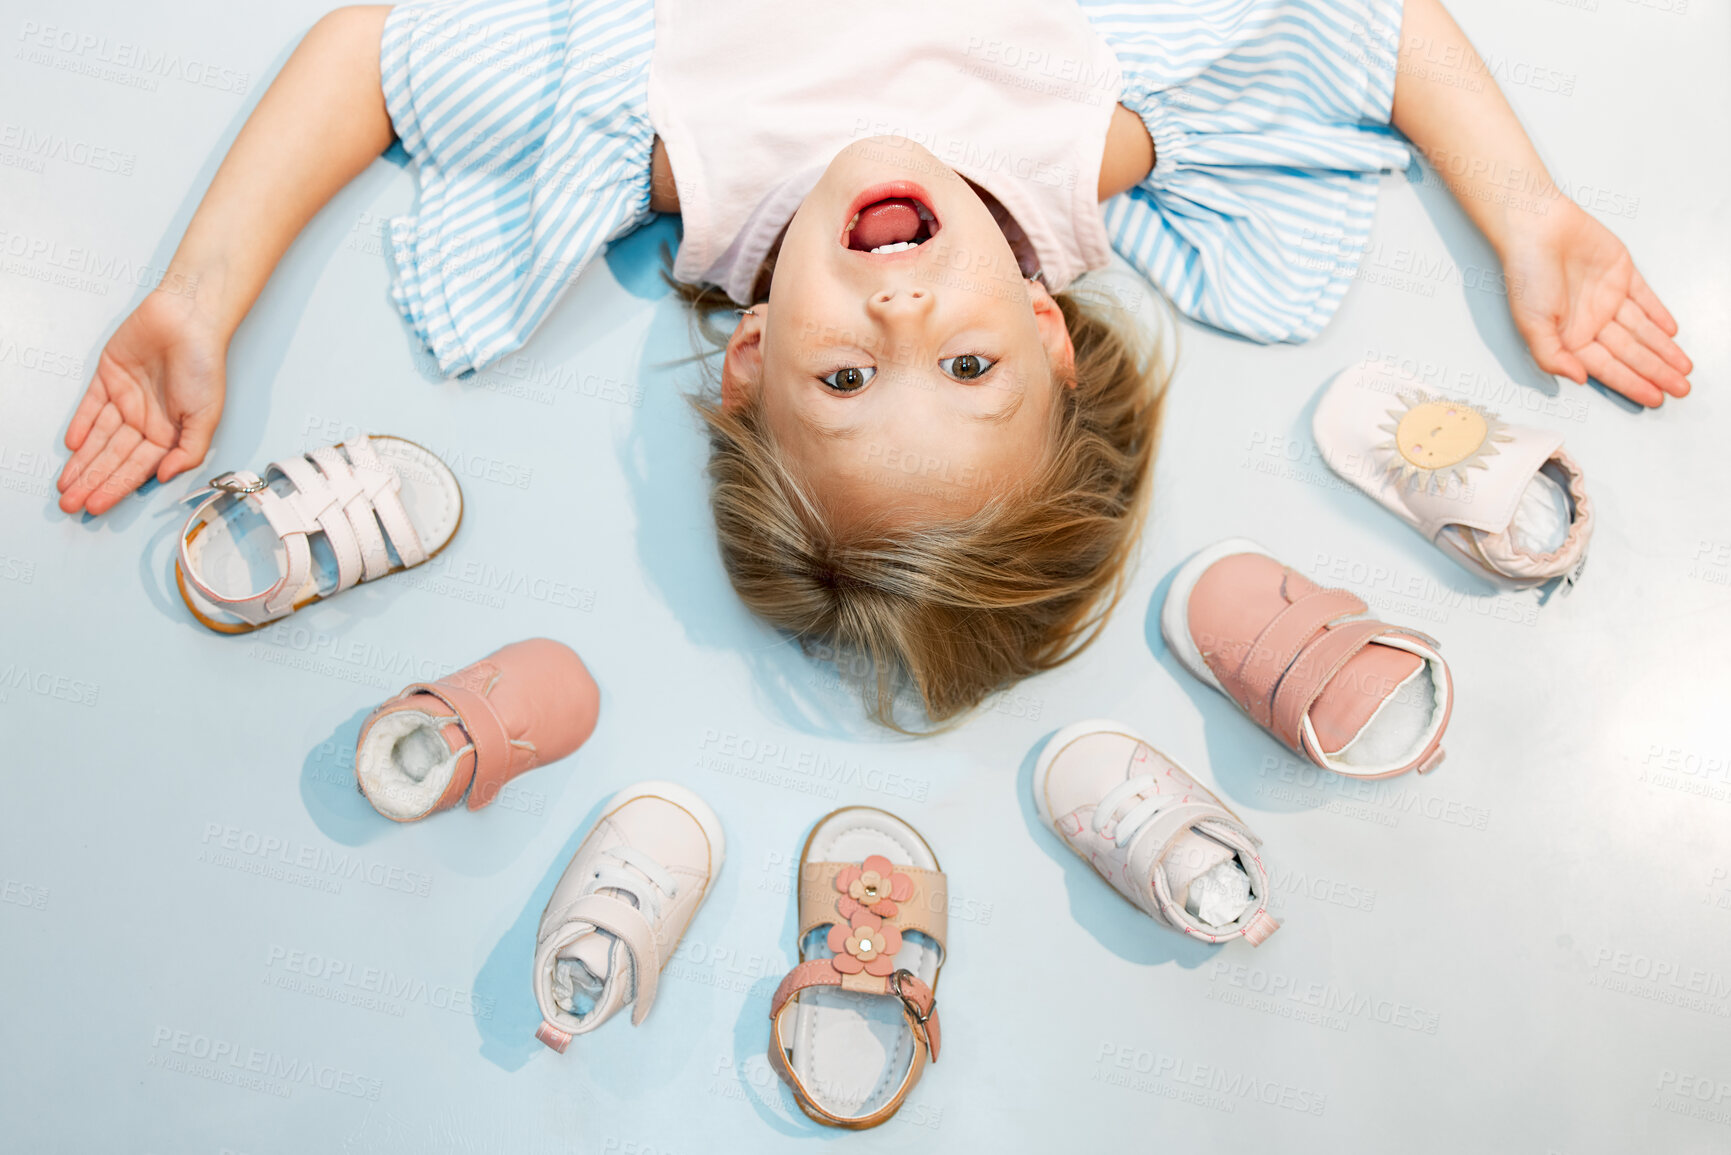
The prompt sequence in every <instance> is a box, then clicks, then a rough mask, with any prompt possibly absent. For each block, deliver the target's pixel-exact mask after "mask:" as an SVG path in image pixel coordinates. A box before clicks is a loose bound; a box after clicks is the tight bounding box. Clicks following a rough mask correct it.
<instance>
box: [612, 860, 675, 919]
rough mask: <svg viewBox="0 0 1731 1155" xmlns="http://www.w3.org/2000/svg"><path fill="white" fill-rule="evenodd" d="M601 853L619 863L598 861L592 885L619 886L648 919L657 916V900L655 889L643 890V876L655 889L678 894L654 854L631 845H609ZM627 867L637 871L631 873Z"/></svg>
mask: <svg viewBox="0 0 1731 1155" xmlns="http://www.w3.org/2000/svg"><path fill="white" fill-rule="evenodd" d="M602 854H603V855H605V856H607V857H610V858H614V859H617V860H618V863H619V865H617V866H615V865H613V864H612V863H608V862H602V863H601V864H600V865H599V866H597V867H596V868H595V889H596V890H602V889H604V888H608V887H611V888H613V889H615V890H622V891H624V892H625V893H627V894H629V895H630V896H631V897H632V898H635V899H636V900H637V908H638V909H639V910H642V911H644V912H645V913H646V915H647V917H648V919H649V921H650V922H651V923H653V922H655V920H656V919H658V918H660V917H661V902H660V900H659V899H657V898H656V896H655V890H654V889H651V890H645V889H644V886H643V881H644V879H647V880H648V881H649V882H651V883H653V884H654V887H655V888H656V889H659V890H660V891H661V893H663V894H665V895H667V897H668V898H675V897H677V896H678V894H679V883H678V882H677V881H675V880H674V877H673V875H672V874H671V873H670V872H669V871H668V870H667V868H666V867H664V866H662V865H661V864H660V863H659V862H657V861H655V859H654V857H653V856H652V855H650V854H647V853H645V852H644V851H642V850H639V849H637V848H636V847H634V846H613V847H609V848H608V849H606V850H604V851H602ZM627 867H629V868H631V869H634V870H636V871H638V874H632V873H631V871H630V870H628V869H626V868H627ZM639 875H641V877H639Z"/></svg>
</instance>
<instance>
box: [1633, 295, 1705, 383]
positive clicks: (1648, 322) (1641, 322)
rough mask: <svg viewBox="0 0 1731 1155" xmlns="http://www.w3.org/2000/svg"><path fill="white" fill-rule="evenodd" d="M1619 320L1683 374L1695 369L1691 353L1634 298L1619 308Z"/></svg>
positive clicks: (1666, 362)
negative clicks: (1660, 326) (1684, 349)
mask: <svg viewBox="0 0 1731 1155" xmlns="http://www.w3.org/2000/svg"><path fill="white" fill-rule="evenodd" d="M1617 322H1618V323H1619V324H1620V325H1622V326H1623V328H1625V329H1627V330H1629V332H1630V333H1632V334H1634V336H1635V340H1637V341H1639V342H1641V344H1643V345H1645V346H1647V348H1649V349H1651V350H1653V352H1655V353H1657V354H1658V355H1659V356H1661V357H1663V358H1664V359H1665V364H1667V365H1669V366H1671V368H1673V369H1675V370H1677V372H1679V373H1681V374H1682V375H1683V376H1685V377H1687V376H1688V375H1689V374H1691V373H1693V372H1694V371H1695V363H1694V362H1693V361H1691V360H1689V354H1687V353H1685V352H1683V350H1682V349H1681V348H1680V347H1678V345H1677V342H1675V341H1673V340H1672V339H1671V336H1670V334H1668V333H1666V332H1665V330H1663V329H1661V328H1659V326H1658V325H1655V324H1654V323H1653V319H1652V318H1651V317H1649V316H1647V311H1646V310H1645V309H1643V308H1641V306H1639V305H1637V304H1636V303H1635V301H1634V298H1630V299H1628V300H1626V301H1624V302H1623V305H1622V307H1621V308H1619V309H1618V310H1617Z"/></svg>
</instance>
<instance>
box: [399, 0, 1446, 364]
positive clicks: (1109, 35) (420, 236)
mask: <svg viewBox="0 0 1731 1155" xmlns="http://www.w3.org/2000/svg"><path fill="white" fill-rule="evenodd" d="M1077 3H1079V4H1080V6H1081V8H1082V10H1083V11H1084V12H1085V13H1086V15H1087V16H1088V18H1089V21H1090V22H1091V24H1092V25H1093V26H1094V28H1095V30H1096V31H1097V32H1098V34H1099V35H1100V37H1101V38H1102V39H1103V40H1104V41H1105V42H1106V43H1107V44H1108V45H1109V46H1110V47H1111V49H1112V50H1113V52H1114V53H1115V54H1116V56H1117V58H1118V61H1119V64H1120V68H1121V70H1122V72H1123V76H1124V90H1123V92H1122V93H1121V94H1120V96H1119V102H1120V103H1122V104H1124V105H1125V106H1126V107H1128V108H1129V109H1131V110H1132V111H1133V112H1135V113H1137V114H1138V115H1139V116H1141V118H1142V120H1143V122H1144V123H1145V124H1146V125H1147V126H1148V131H1149V134H1150V136H1151V137H1152V138H1153V141H1154V148H1155V165H1154V170H1153V171H1152V172H1151V173H1150V174H1149V175H1148V177H1147V178H1146V179H1145V180H1143V182H1142V183H1141V184H1140V185H1138V186H1137V187H1136V188H1134V189H1132V190H1131V191H1129V192H1128V193H1125V194H1123V195H1121V196H1117V197H1113V198H1112V199H1111V200H1110V201H1107V202H1106V203H1105V204H1104V205H1102V206H1100V207H1101V210H1102V213H1103V215H1104V219H1105V223H1106V227H1107V231H1108V235H1109V236H1110V238H1111V241H1112V246H1113V248H1114V249H1116V250H1117V252H1118V253H1119V254H1121V255H1122V256H1123V257H1124V259H1125V260H1126V261H1128V262H1129V263H1130V264H1131V265H1132V266H1134V267H1135V268H1136V269H1138V270H1140V271H1141V272H1142V273H1143V274H1144V275H1145V276H1146V277H1148V279H1149V280H1150V281H1151V282H1153V283H1154V284H1155V285H1156V286H1157V287H1158V288H1159V289H1160V290H1161V291H1162V292H1164V293H1165V294H1166V295H1167V296H1168V297H1169V298H1171V300H1172V302H1173V303H1174V304H1175V305H1176V306H1177V307H1178V308H1179V309H1180V310H1181V311H1183V312H1184V313H1186V314H1188V315H1189V316H1191V317H1194V318H1195V319H1197V320H1199V321H1202V322H1205V323H1207V324H1209V325H1213V326H1216V327H1218V328H1221V329H1225V330H1227V331H1230V332H1233V333H1238V334H1242V335H1243V336H1245V337H1248V338H1250V339H1252V340H1256V341H1304V340H1308V339H1309V338H1311V337H1313V336H1315V335H1316V334H1317V333H1318V332H1319V331H1321V329H1322V327H1323V326H1324V325H1325V324H1327V323H1328V320H1329V318H1330V317H1331V316H1332V315H1333V314H1334V311H1335V309H1336V308H1337V307H1338V306H1339V304H1340V300H1341V297H1342V296H1343V295H1344V294H1345V292H1346V289H1347V286H1348V285H1349V284H1351V282H1352V277H1353V274H1354V272H1355V270H1356V269H1357V266H1358V262H1359V259H1360V257H1361V255H1362V254H1363V251H1364V248H1365V245H1366V243H1367V241H1368V238H1369V233H1370V226H1371V219H1372V216H1373V213H1374V210H1375V202H1376V190H1377V184H1378V181H1379V179H1380V176H1381V174H1382V173H1384V172H1386V171H1389V170H1393V169H1401V168H1404V167H1406V165H1407V164H1408V163H1409V161H1410V155H1411V154H1410V152H1409V150H1408V149H1407V147H1406V145H1405V144H1404V143H1403V141H1402V139H1401V138H1400V137H1399V136H1398V134H1396V133H1395V132H1394V131H1393V130H1392V129H1391V128H1390V127H1389V116H1390V110H1391V107H1392V103H1393V98H1394V79H1395V62H1396V57H1397V53H1398V47H1399V35H1400V15H1401V13H1400V0H1135V2H1129V0H1077ZM654 32H655V19H654V6H653V3H652V0H416V2H413V3H408V4H402V5H399V6H398V7H396V8H394V9H392V11H391V13H390V15H389V17H388V19H387V20H386V23H385V31H384V36H383V40H382V43H381V45H380V64H381V70H382V78H383V87H384V95H385V103H386V107H387V109H388V111H389V113H390V117H391V122H392V124H393V125H394V126H395V128H396V132H397V136H398V138H399V139H400V140H401V142H402V145H403V148H404V150H405V151H406V152H407V154H408V155H409V157H410V158H411V159H412V160H413V161H414V162H415V164H416V166H417V168H418V170H419V176H420V185H421V189H420V199H419V202H418V204H417V206H416V209H415V211H414V212H413V213H412V214H411V215H408V216H402V217H397V218H394V219H392V220H391V221H390V223H389V228H388V231H387V241H388V244H387V248H388V250H389V252H390V256H391V261H392V265H393V269H392V281H391V292H392V297H393V299H394V301H395V302H396V305H397V308H398V310H399V311H400V312H401V313H402V315H403V317H404V318H405V319H406V320H407V321H408V322H409V324H410V325H411V326H412V327H413V328H414V330H415V332H416V333H417V334H418V335H419V336H420V338H421V339H422V341H424V342H425V343H426V345H427V347H428V348H429V349H430V350H431V351H432V353H433V354H434V356H435V357H436V358H437V359H438V363H439V368H440V370H441V372H443V373H445V374H446V375H447V376H458V375H462V374H465V373H469V372H472V371H474V370H476V369H479V368H481V367H483V366H485V365H487V364H488V363H489V362H491V361H494V360H496V359H497V358H499V357H502V356H504V355H505V354H507V353H510V352H512V351H513V350H515V349H517V348H519V347H521V346H522V345H523V343H524V342H526V341H527V340H528V339H529V336H530V334H532V333H533V332H534V330H535V328H536V326H537V325H539V324H540V323H541V320H542V319H543V318H544V317H545V316H546V315H547V312H548V310H549V309H551V308H552V306H553V304H554V303H555V302H556V301H557V300H558V298H559V296H560V294H561V293H562V292H563V291H564V290H565V289H566V288H567V287H568V286H569V285H570V284H571V283H572V282H573V281H574V280H575V279H576V278H577V276H578V274H579V273H581V272H582V271H583V269H584V268H585V267H586V266H587V265H588V263H589V262H590V261H591V260H592V259H593V258H594V257H596V256H597V255H598V254H600V253H601V252H602V251H603V250H604V249H605V247H606V245H607V243H608V242H609V241H612V240H614V239H616V238H618V237H621V236H623V235H625V234H626V233H629V232H630V231H632V230H633V229H635V228H637V227H638V226H639V225H642V224H643V223H645V222H646V221H648V220H649V219H650V218H651V216H652V215H653V214H652V213H651V211H650V208H649V191H650V190H649V177H650V157H651V150H652V148H653V145H654V139H655V130H654V128H653V127H652V125H651V124H650V119H649V113H648V108H647V87H648V77H649V65H650V58H651V54H652V53H653V51H654V41H655V36H654ZM718 98H719V96H718Z"/></svg>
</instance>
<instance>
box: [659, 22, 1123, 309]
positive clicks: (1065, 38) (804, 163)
mask: <svg viewBox="0 0 1731 1155" xmlns="http://www.w3.org/2000/svg"><path fill="white" fill-rule="evenodd" d="M838 21H845V22H848V23H852V24H855V25H857V35H850V36H848V37H846V38H845V42H846V45H847V47H846V50H845V51H838V50H837V47H836V43H837V37H836V24H837V22H838ZM1122 84H1123V80H1122V77H1121V75H1120V73H1119V68H1118V62H1117V58H1116V57H1115V56H1114V55H1113V53H1112V50H1111V49H1110V48H1109V47H1107V45H1106V43H1105V42H1104V41H1103V40H1102V39H1101V38H1100V36H1099V35H1098V34H1097V33H1096V32H1095V31H1094V29H1093V28H1092V27H1091V26H1090V24H1089V22H1088V20H1087V18H1086V17H1085V16H1084V15H1083V13H1082V11H1081V9H1080V8H1078V7H1077V6H1076V5H1074V4H1053V3H1050V2H1042V0H941V2H933V0H924V2H920V3H912V2H908V0H879V2H877V3H872V4H851V3H850V4H846V5H842V4H837V3H829V2H824V0H797V2H790V3H766V4H752V5H737V4H717V3H714V2H713V0H656V4H655V55H654V57H653V60H652V62H651V64H650V72H649V118H650V120H651V122H652V123H653V124H654V126H655V131H656V133H657V134H658V135H659V136H660V137H661V140H662V143H663V144H664V145H665V147H666V149H667V157H668V160H669V161H670V162H671V164H672V168H673V174H674V180H675V183H676V184H677V186H678V190H679V211H680V215H681V216H682V217H683V218H684V229H685V235H684V239H683V240H682V241H681V242H680V246H679V255H678V257H677V259H676V262H675V264H674V267H673V275H674V276H675V277H676V278H677V279H679V280H681V281H685V282H688V283H699V282H706V283H709V284H714V285H719V286H721V287H722V288H723V289H725V290H726V291H727V293H728V295H729V296H731V297H733V299H734V300H737V301H748V300H750V293H751V290H752V282H753V281H754V280H755V279H756V276H757V271H758V268H759V266H760V265H761V264H762V263H763V259H764V257H765V256H766V255H767V254H768V252H769V249H770V246H771V245H772V244H773V243H774V242H775V238H776V237H777V235H779V234H780V232H781V230H782V227H783V226H784V225H786V224H787V222H788V220H789V219H791V218H792V216H793V214H794V212H795V211H796V210H797V209H798V208H799V205H800V203H801V201H803V200H804V199H805V196H806V194H807V193H809V192H810V191H811V189H812V187H813V186H814V185H815V184H816V183H817V181H818V178H819V177H821V176H822V175H823V171H824V169H825V167H827V165H828V164H829V162H830V161H831V160H832V159H833V158H834V157H835V155H836V153H838V152H840V151H841V150H842V149H843V148H845V147H846V146H847V145H849V144H851V143H853V142H855V141H857V140H860V139H861V138H864V137H869V136H879V135H894V136H900V137H905V138H907V139H909V140H912V141H914V142H915V143H917V144H919V145H921V146H922V147H924V148H926V149H928V150H929V151H931V152H932V153H933V154H934V155H936V156H937V158H938V159H939V160H940V161H942V162H943V163H944V164H946V165H949V166H950V167H951V168H953V169H955V170H956V171H957V172H958V173H960V174H961V175H962V176H964V177H966V178H968V179H969V180H971V181H973V182H974V183H975V184H977V185H979V186H980V187H981V188H984V189H986V190H987V191H988V192H990V193H991V194H992V195H993V196H994V197H996V198H997V199H998V200H999V201H1000V202H1002V204H1003V206H1004V208H1005V209H1006V210H1008V211H1009V213H1010V215H1011V216H1012V217H1014V218H1015V221H1016V223H1017V224H1018V225H1020V226H1021V229H1022V231H1023V232H1024V233H1025V234H1026V235H1027V238H1028V241H1029V243H1030V244H1031V245H1032V247H1033V250H1034V253H1035V254H1036V255H1037V257H1038V260H1039V270H1038V271H1040V272H1041V273H1042V274H1043V276H1044V279H1045V282H1046V285H1047V287H1048V288H1050V289H1052V290H1053V291H1057V290H1060V289H1062V288H1064V287H1065V286H1066V285H1068V284H1069V283H1070V282H1071V281H1073V280H1074V279H1075V278H1076V277H1077V276H1079V275H1080V274H1082V273H1084V272H1086V271H1088V270H1089V269H1097V268H1100V267H1102V266H1104V265H1105V264H1106V262H1107V260H1108V258H1109V256H1110V253H1111V245H1110V241H1109V239H1108V237H1107V233H1106V226H1105V223H1104V220H1103V218H1102V216H1101V211H1100V205H1099V202H1098V199H1097V186H1098V180H1099V173H1100V162H1101V158H1102V156H1103V155H1104V152H1105V147H1106V129H1107V126H1108V125H1109V123H1110V121H1111V118H1112V109H1113V107H1114V106H1115V105H1116V104H1117V102H1118V97H1119V93H1120V90H1121V88H1122ZM1054 97H1056V99H1054ZM1034 271H1035V270H1032V269H1025V270H1024V272H1029V273H1032V272H1034Z"/></svg>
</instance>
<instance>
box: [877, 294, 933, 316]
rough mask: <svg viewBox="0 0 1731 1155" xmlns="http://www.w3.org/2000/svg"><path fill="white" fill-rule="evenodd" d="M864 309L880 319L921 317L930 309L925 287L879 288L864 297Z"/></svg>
mask: <svg viewBox="0 0 1731 1155" xmlns="http://www.w3.org/2000/svg"><path fill="white" fill-rule="evenodd" d="M866 309H867V310H868V311H869V312H870V313H871V314H872V315H873V316H874V317H876V318H878V319H879V320H881V321H896V320H914V319H918V318H923V317H924V316H925V315H926V314H927V313H929V312H931V309H932V294H931V293H930V292H929V291H928V290H926V289H880V290H878V291H877V292H874V293H872V294H871V296H870V297H868V298H867V299H866Z"/></svg>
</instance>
